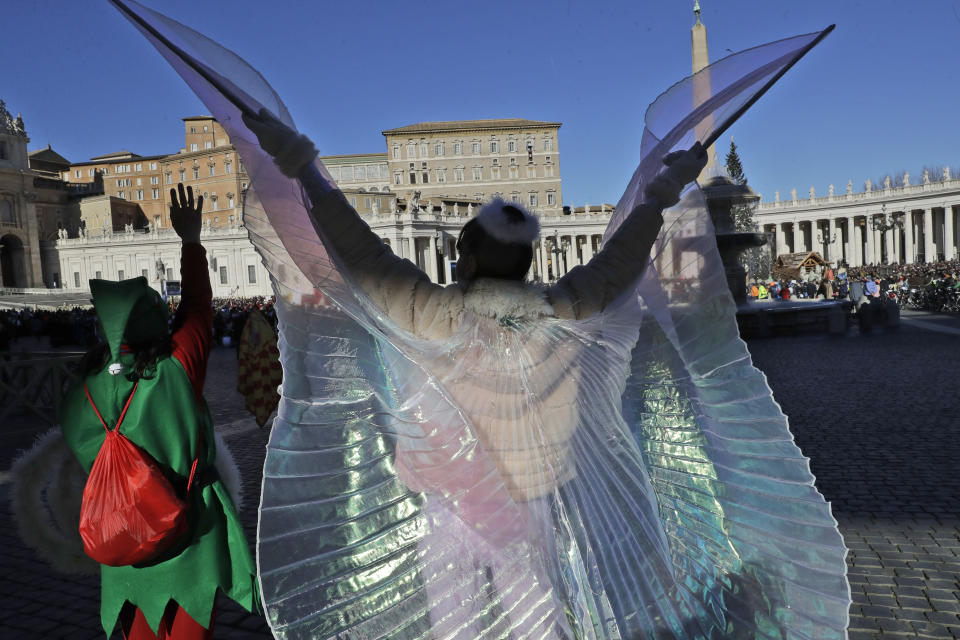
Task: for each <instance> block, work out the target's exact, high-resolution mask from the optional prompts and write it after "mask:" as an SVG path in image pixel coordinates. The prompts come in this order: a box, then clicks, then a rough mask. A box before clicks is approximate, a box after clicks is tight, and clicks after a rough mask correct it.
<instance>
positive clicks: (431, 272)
mask: <svg viewBox="0 0 960 640" xmlns="http://www.w3.org/2000/svg"><path fill="white" fill-rule="evenodd" d="M427 251H428V252H429V255H428V256H427V275H428V276H430V280H432V281H433V282H438V281H439V280H440V278H439V277H438V276H437V273H438V271H439V270H438V269H437V237H436V236H435V235H433V234H431V235H430V242H429V243H428V244H427Z"/></svg>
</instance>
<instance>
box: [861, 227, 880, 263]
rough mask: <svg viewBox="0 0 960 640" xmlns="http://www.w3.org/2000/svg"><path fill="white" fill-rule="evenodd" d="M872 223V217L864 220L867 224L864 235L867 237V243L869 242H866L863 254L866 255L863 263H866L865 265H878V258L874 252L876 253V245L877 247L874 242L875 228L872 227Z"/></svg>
mask: <svg viewBox="0 0 960 640" xmlns="http://www.w3.org/2000/svg"><path fill="white" fill-rule="evenodd" d="M870 221H871V218H870V216H867V217H866V218H865V219H864V222H865V223H866V224H865V225H864V227H863V234H864V236H865V237H866V241H867V242H866V247H865V249H864V252H863V253H864V256H863V262H864V264H876V263H877V259H876V256H875V254H874V251H875V249H874V245H875V244H876V243H875V242H874V241H873V227H871V226H870Z"/></svg>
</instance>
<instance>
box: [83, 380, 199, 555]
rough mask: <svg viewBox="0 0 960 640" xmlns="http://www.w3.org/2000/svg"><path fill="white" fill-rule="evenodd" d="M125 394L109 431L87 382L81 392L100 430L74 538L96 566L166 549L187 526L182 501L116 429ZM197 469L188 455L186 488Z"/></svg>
mask: <svg viewBox="0 0 960 640" xmlns="http://www.w3.org/2000/svg"><path fill="white" fill-rule="evenodd" d="M139 384H140V383H139V381H138V382H137V383H135V384H134V385H133V390H132V391H131V392H130V397H128V398H127V403H126V404H125V405H124V407H123V411H122V412H121V413H120V418H119V419H118V420H117V425H116V426H115V427H114V428H113V430H111V429H110V428H109V427H108V426H107V423H106V422H104V420H103V416H101V415H100V411H99V410H98V409H97V406H96V405H95V404H94V403H93V398H91V397H90V391H89V390H88V389H87V384H86V383H84V384H83V391H84V393H86V394H87V400H89V401H90V406H91V407H93V410H94V412H95V413H96V414H97V417H98V418H99V419H100V423H101V424H102V425H103V428H104V429H105V430H106V432H107V435H106V439H105V440H104V441H103V445H102V446H101V447H100V451H99V452H98V453H97V457H96V459H95V460H94V461H93V466H92V467H91V469H90V475H89V477H88V478H87V484H86V486H84V488H83V503H82V504H81V506H80V537H81V538H83V549H84V551H85V552H86V554H87V555H88V556H90V557H91V558H93V559H94V560H96V561H97V562H99V563H100V564H105V565H109V566H111V567H120V566H125V565H131V564H140V563H143V562H146V561H148V560H151V559H152V558H155V557H157V556H158V555H160V554H161V553H163V552H164V551H165V550H166V549H168V548H169V547H170V546H171V545H172V544H173V543H174V542H175V541H176V540H177V538H179V537H180V536H181V535H183V533H184V532H185V531H186V529H187V503H186V502H185V501H184V500H182V499H181V498H180V497H179V496H178V495H177V493H176V491H174V488H173V486H172V485H171V484H170V482H169V481H168V480H167V478H166V477H165V476H164V475H163V472H162V471H161V470H160V466H159V465H158V464H157V462H156V460H154V459H153V458H152V457H151V456H150V454H148V453H147V452H146V451H144V450H143V449H141V448H140V447H138V446H137V445H135V444H134V443H132V442H130V440H128V439H127V438H125V437H124V436H123V435H121V433H120V425H121V424H123V417H124V416H125V415H126V414H127V409H128V408H129V407H130V401H131V400H133V395H134V394H135V393H136V392H137V385H139ZM196 469H197V460H196V459H194V461H193V465H192V466H191V468H190V478H189V479H188V481H187V491H188V492H189V491H190V485H191V484H192V483H193V476H194V473H195V472H196Z"/></svg>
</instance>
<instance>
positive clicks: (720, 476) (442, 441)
mask: <svg viewBox="0 0 960 640" xmlns="http://www.w3.org/2000/svg"><path fill="white" fill-rule="evenodd" d="M113 2H114V4H115V5H116V6H117V7H118V8H119V9H120V10H121V11H122V12H123V13H124V14H125V15H126V16H127V17H128V18H129V19H130V20H131V21H132V22H133V23H134V25H135V26H136V27H137V28H138V29H140V31H141V32H142V33H143V34H144V35H145V36H146V37H147V38H148V40H150V41H151V43H152V44H153V45H154V46H156V47H157V49H158V50H159V51H160V52H161V54H162V55H163V56H164V57H165V58H166V59H167V60H168V61H169V62H170V63H171V65H172V66H173V67H174V68H175V69H176V70H177V71H178V73H180V75H181V76H182V77H183V78H184V80H186V82H187V83H188V84H189V85H190V86H191V88H192V89H193V90H194V91H196V93H197V94H198V95H199V96H200V98H201V99H202V100H203V101H204V102H205V104H206V105H207V106H208V108H209V109H210V110H211V112H212V113H213V115H214V116H215V117H216V118H217V119H218V120H219V121H220V122H221V124H222V125H223V126H224V128H225V129H226V131H227V132H228V134H229V135H230V139H231V142H232V143H233V144H234V145H235V147H236V148H237V151H238V153H239V154H240V155H241V157H242V158H243V161H244V166H245V167H246V169H247V172H248V174H249V175H250V180H251V189H250V191H249V192H248V193H247V196H246V198H245V202H244V226H245V228H246V229H247V230H248V232H249V233H250V237H251V240H252V241H253V243H254V244H255V246H256V247H257V249H258V251H259V252H260V255H261V256H262V258H263V260H264V264H265V265H266V267H267V268H268V270H269V271H270V273H271V276H272V282H273V286H274V289H275V291H276V293H277V298H278V316H279V320H280V343H279V346H280V358H281V362H282V364H283V370H284V379H283V384H282V387H281V400H280V405H279V408H278V415H277V418H276V420H275V421H274V424H273V426H272V432H271V438H270V443H269V445H268V452H267V459H266V462H265V465H264V480H263V490H262V495H261V504H260V521H259V531H258V564H259V578H260V584H261V589H262V594H263V599H264V604H265V608H266V615H267V619H268V622H269V623H270V626H271V629H272V631H273V633H274V635H275V636H276V637H278V638H356V639H371V638H396V639H400V638H438V639H439V638H621V639H625V638H631V639H632V638H677V639H688V638H711V639H714V638H715V639H719V638H825V639H838V638H843V637H844V636H845V627H846V623H847V615H848V614H847V611H848V607H849V586H848V584H847V581H846V573H845V572H846V567H845V562H844V556H845V553H846V550H845V548H844V546H843V542H842V539H841V537H840V534H839V532H838V530H837V526H836V521H835V520H834V519H833V517H832V515H831V514H830V509H829V505H828V504H827V503H826V502H825V501H824V499H823V497H822V496H821V495H820V494H819V493H818V492H817V490H816V488H815V487H814V484H813V482H814V478H813V476H812V474H811V473H810V470H809V466H808V463H807V460H806V458H804V457H803V456H802V454H801V453H800V451H799V449H798V448H797V447H796V445H795V444H794V443H793V439H792V436H791V434H790V432H789V429H788V428H787V421H786V417H785V416H784V415H783V414H782V412H780V410H779V407H778V406H777V404H776V403H775V402H774V401H773V398H772V396H771V393H770V389H769V387H767V385H766V382H765V379H764V377H763V375H762V374H761V373H760V372H759V371H757V370H756V369H755V368H754V367H753V366H752V365H751V364H750V358H749V354H748V353H747V351H746V348H745V345H744V343H743V342H742V341H741V340H740V339H739V336H738V334H737V330H736V322H735V317H734V314H735V307H734V305H733V301H732V298H731V297H730V294H729V292H728V290H727V289H726V286H725V285H724V284H723V283H724V282H725V278H724V274H723V269H722V266H721V262H720V259H719V256H718V254H717V250H716V240H715V236H714V234H713V229H712V226H711V223H710V219H709V216H708V215H707V212H706V208H705V206H704V201H703V197H702V194H701V193H700V191H699V190H698V189H697V188H696V186H695V185H690V186H686V188H685V185H688V183H691V181H693V180H694V178H695V177H696V176H697V175H698V173H699V172H700V169H701V168H702V167H703V163H704V160H705V157H704V153H703V150H702V149H703V147H709V145H710V144H711V143H712V142H713V141H714V140H715V139H716V136H717V135H719V134H720V133H721V132H722V131H723V130H725V128H726V127H727V126H729V124H730V123H731V122H732V121H734V120H736V118H738V117H739V116H740V115H742V113H743V112H744V111H746V109H747V108H748V107H749V105H750V104H752V103H753V102H754V101H755V100H756V99H757V98H758V97H759V96H760V95H762V93H763V92H765V91H766V90H767V89H768V88H769V87H770V86H772V84H773V83H774V82H775V81H776V80H777V79H778V78H779V77H780V76H782V75H783V73H784V72H785V71H786V70H787V69H789V68H790V67H791V66H792V65H793V64H794V63H795V62H796V61H797V60H798V59H799V58H800V57H802V56H803V55H804V54H805V53H807V52H808V51H809V50H810V49H811V48H812V47H813V46H814V45H815V44H816V43H817V42H819V41H820V40H821V39H822V38H823V37H824V36H825V35H826V33H827V32H828V31H829V30H827V31H825V32H821V33H814V34H808V35H803V36H797V37H794V38H787V39H785V40H780V41H777V42H773V43H769V44H767V45H763V46H760V47H755V48H754V49H749V50H746V51H744V52H741V53H738V54H733V55H731V56H728V57H727V58H725V59H723V60H721V61H718V62H716V63H714V64H713V65H711V66H709V67H707V68H706V69H704V70H703V71H701V72H698V73H697V74H696V75H695V76H692V77H690V78H686V79H684V80H682V81H681V82H679V83H677V84H676V85H674V86H673V87H671V88H670V89H669V90H668V91H667V92H665V93H664V94H663V95H662V96H660V98H658V99H657V100H656V101H655V102H654V103H653V104H652V105H651V106H650V107H649V108H648V110H647V114H646V129H645V131H644V134H643V138H642V139H641V141H640V163H639V166H638V168H637V170H636V172H635V173H634V175H633V178H632V179H631V181H630V183H629V184H628V186H627V189H626V191H625V193H624V196H623V197H622V198H621V200H620V201H619V203H618V205H617V208H616V212H615V213H614V215H613V217H612V219H611V221H610V224H609V226H608V228H607V230H606V233H605V236H604V240H603V245H602V250H601V251H600V252H599V253H598V254H597V255H596V256H594V258H593V259H592V260H591V261H590V263H589V264H587V265H584V266H581V267H577V268H575V269H573V270H571V271H570V272H569V273H568V274H567V275H566V276H564V278H562V279H561V280H559V281H558V282H557V283H556V284H554V285H552V286H542V285H535V284H531V283H526V282H524V275H525V274H526V272H527V271H528V270H529V265H530V259H531V243H532V242H533V241H535V240H537V239H541V240H542V238H541V236H540V233H541V232H540V231H539V229H538V224H537V219H536V216H535V215H532V214H531V213H530V212H527V211H525V210H524V209H523V208H522V207H520V206H519V205H517V204H516V203H511V202H503V201H493V202H490V203H488V204H487V205H486V206H484V207H483V208H482V210H481V211H480V213H479V214H478V215H477V216H476V218H475V219H473V220H470V221H469V222H468V223H467V224H465V225H464V227H463V229H462V232H461V233H460V236H459V238H458V243H457V247H458V253H459V259H458V265H457V266H458V278H459V282H457V283H456V284H454V285H449V286H446V287H440V286H438V285H435V284H433V283H431V282H430V281H429V279H428V278H427V277H426V275H424V274H423V273H422V272H421V271H420V270H419V269H417V267H416V266H415V265H413V264H412V263H410V262H409V261H407V260H402V259H400V258H398V257H397V256H395V255H394V254H393V253H392V251H391V249H390V248H389V247H388V246H386V245H385V244H384V243H383V242H381V240H380V239H379V238H378V237H377V236H376V234H374V233H373V232H372V231H371V230H370V229H369V228H368V227H367V225H366V223H365V222H364V220H363V219H362V217H361V216H359V215H358V214H357V213H356V212H355V211H354V210H353V209H352V208H351V207H350V205H349V204H348V203H347V201H346V200H345V198H344V196H343V194H342V193H341V192H340V191H339V190H338V189H337V187H336V185H335V184H334V182H333V180H332V179H331V178H330V176H329V174H328V173H327V172H326V170H325V168H324V167H323V165H322V163H321V162H319V161H318V160H316V150H315V149H314V146H313V144H312V143H311V142H310V141H309V140H308V139H306V138H305V137H304V136H302V135H300V134H299V133H297V131H296V128H295V127H294V125H293V120H292V118H291V117H290V114H289V112H288V111H287V109H286V107H285V106H284V104H283V102H282V101H281V100H280V98H279V97H278V96H277V94H276V92H274V91H273V89H272V88H271V87H270V86H269V85H268V84H267V83H266V81H265V80H264V79H263V78H262V76H260V74H258V73H257V72H256V71H255V70H253V69H252V68H250V66H249V65H247V64H246V63H245V62H244V61H243V60H241V59H240V58H239V57H238V56H236V54H234V53H232V52H230V51H227V50H226V49H224V48H223V47H221V46H219V45H217V44H216V43H214V42H213V41H211V40H209V39H208V38H205V37H204V36H202V35H200V34H198V33H196V32H195V31H192V30H191V29H189V28H187V27H185V26H183V25H181V24H179V23H177V22H175V21H173V20H171V19H169V18H167V17H165V16H162V15H161V14H159V13H156V12H153V11H151V10H149V9H146V8H144V7H142V6H140V5H139V4H137V3H136V2H133V1H131V0H113ZM696 141H700V142H701V143H703V144H702V146H701V145H700V144H696ZM684 149H686V150H684ZM678 150H679V151H678ZM678 282H682V283H683V285H684V286H683V287H679V288H678V287H677V286H676V284H677V283H678ZM678 290H682V295H674V293H673V292H675V291H678ZM318 292H319V294H322V295H318ZM320 299H322V300H324V301H329V304H322V305H321V304H316V301H317V300H320Z"/></svg>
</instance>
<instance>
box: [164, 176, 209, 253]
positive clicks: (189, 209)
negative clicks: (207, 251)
mask: <svg viewBox="0 0 960 640" xmlns="http://www.w3.org/2000/svg"><path fill="white" fill-rule="evenodd" d="M177 191H179V192H180V195H179V198H178V197H177ZM202 211H203V196H199V197H198V198H197V204H196V206H194V204H193V187H187V189H186V193H184V189H183V183H182V182H181V183H180V184H178V185H177V188H176V189H170V223H171V224H172V225H173V230H174V231H176V232H177V235H178V236H180V239H181V240H183V242H184V244H187V243H191V242H192V243H197V244H199V243H200V228H201V227H202V226H203V218H202V217H201V215H200V213H201V212H202Z"/></svg>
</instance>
